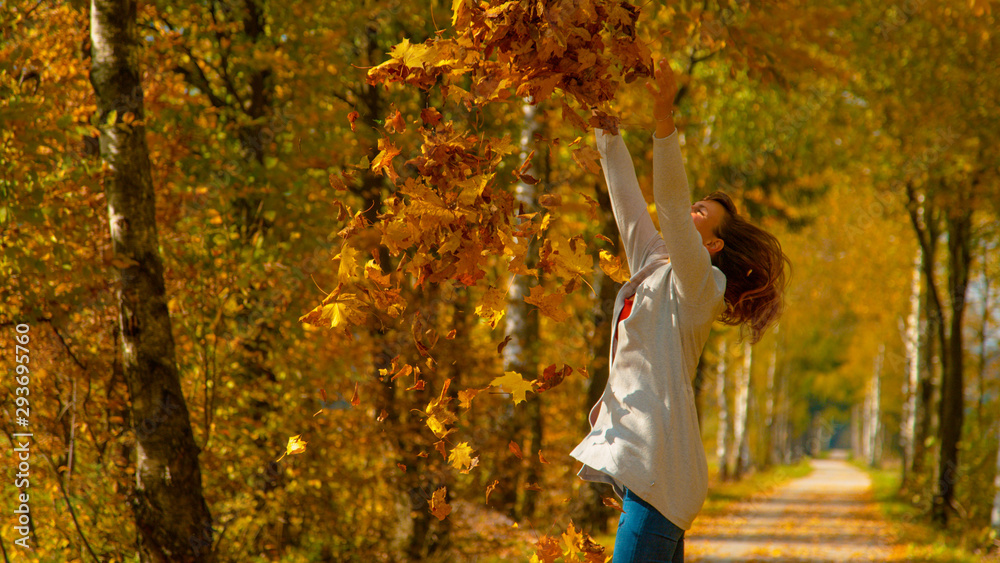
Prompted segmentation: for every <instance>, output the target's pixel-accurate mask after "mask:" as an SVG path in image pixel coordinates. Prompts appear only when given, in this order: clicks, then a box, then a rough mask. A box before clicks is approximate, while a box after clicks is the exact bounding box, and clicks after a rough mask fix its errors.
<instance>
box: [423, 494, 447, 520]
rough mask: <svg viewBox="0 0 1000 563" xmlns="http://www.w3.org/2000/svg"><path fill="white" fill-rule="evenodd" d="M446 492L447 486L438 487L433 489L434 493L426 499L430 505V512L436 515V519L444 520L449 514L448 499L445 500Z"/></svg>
mask: <svg viewBox="0 0 1000 563" xmlns="http://www.w3.org/2000/svg"><path fill="white" fill-rule="evenodd" d="M447 494H448V488H447V487H441V488H440V489H438V490H436V491H434V494H433V495H431V500H429V501H427V504H428V505H429V506H430V511H431V514H433V515H434V516H436V517H437V519H438V520H444V519H445V518H447V517H448V515H449V514H451V506H450V505H449V504H448V501H447V500H445V497H446V496H447Z"/></svg>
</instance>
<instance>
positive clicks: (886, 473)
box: [853, 460, 1000, 563]
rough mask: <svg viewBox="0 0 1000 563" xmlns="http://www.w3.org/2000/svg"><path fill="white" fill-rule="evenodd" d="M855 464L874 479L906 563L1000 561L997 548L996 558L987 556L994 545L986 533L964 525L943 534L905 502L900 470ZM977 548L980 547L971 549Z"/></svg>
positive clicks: (874, 489)
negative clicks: (990, 545) (913, 562)
mask: <svg viewBox="0 0 1000 563" xmlns="http://www.w3.org/2000/svg"><path fill="white" fill-rule="evenodd" d="M853 463H854V465H855V466H856V467H857V468H859V469H861V470H862V471H864V472H865V473H867V474H868V475H869V476H870V477H871V480H872V497H873V498H874V500H875V502H877V503H878V505H879V510H880V512H881V514H882V516H883V517H884V518H885V519H886V521H887V522H888V523H889V526H890V530H891V534H892V540H893V541H894V542H895V543H897V544H898V545H899V546H900V548H901V549H902V550H903V561H927V562H934V563H979V562H982V561H1000V557H998V556H997V554H996V548H995V547H994V548H993V555H987V553H986V552H987V549H986V546H988V545H989V544H990V543H991V542H990V541H989V540H990V538H989V537H988V536H987V534H986V533H982V532H981V531H974V530H968V529H964V528H962V527H961V523H960V522H959V523H956V525H954V526H950V527H949V528H948V529H944V530H942V529H940V528H938V527H935V526H933V525H932V524H930V522H929V520H928V519H927V517H926V515H925V514H924V512H923V511H922V510H921V509H920V508H919V507H917V506H914V505H913V504H912V503H910V502H907V501H906V500H905V499H903V498H902V497H901V496H900V495H899V486H900V480H901V475H900V471H899V468H898V466H897V467H893V466H892V465H889V466H886V467H884V468H871V467H868V466H867V464H864V463H862V462H860V461H857V460H855V461H854V462H853ZM973 545H978V547H969V546H973ZM973 551H975V552H976V553H973Z"/></svg>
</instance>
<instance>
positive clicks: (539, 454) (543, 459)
mask: <svg viewBox="0 0 1000 563" xmlns="http://www.w3.org/2000/svg"><path fill="white" fill-rule="evenodd" d="M538 461H540V462H542V463H548V462H549V460H547V459H545V457H544V456H543V455H542V450H538Z"/></svg>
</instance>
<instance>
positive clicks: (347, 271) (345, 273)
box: [333, 244, 359, 281]
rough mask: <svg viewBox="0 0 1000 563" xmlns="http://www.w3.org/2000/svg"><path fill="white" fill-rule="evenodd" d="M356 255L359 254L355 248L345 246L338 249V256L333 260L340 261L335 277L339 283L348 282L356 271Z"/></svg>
mask: <svg viewBox="0 0 1000 563" xmlns="http://www.w3.org/2000/svg"><path fill="white" fill-rule="evenodd" d="M358 254H359V252H358V250H357V249H356V248H353V247H351V246H348V245H346V244H345V245H344V247H343V248H341V249H340V254H338V255H336V256H334V257H333V259H334V260H338V259H339V260H340V265H339V266H338V267H337V277H339V278H340V279H341V281H348V280H350V279H351V278H353V277H354V275H355V273H356V272H357V271H358Z"/></svg>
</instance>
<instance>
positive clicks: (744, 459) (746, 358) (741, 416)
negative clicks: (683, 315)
mask: <svg viewBox="0 0 1000 563" xmlns="http://www.w3.org/2000/svg"><path fill="white" fill-rule="evenodd" d="M752 363H753V348H751V347H750V343H749V342H746V343H745V344H744V348H743V367H742V369H740V370H739V371H738V372H737V373H738V374H739V377H738V378H737V380H736V400H735V403H734V405H733V453H734V454H735V455H736V456H738V457H737V459H736V463H735V464H734V467H736V478H739V477H741V476H742V475H743V473H744V472H745V471H746V470H747V466H748V465H749V461H750V446H749V440H748V438H747V421H748V418H749V413H750V408H749V407H750V368H751V366H752Z"/></svg>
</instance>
